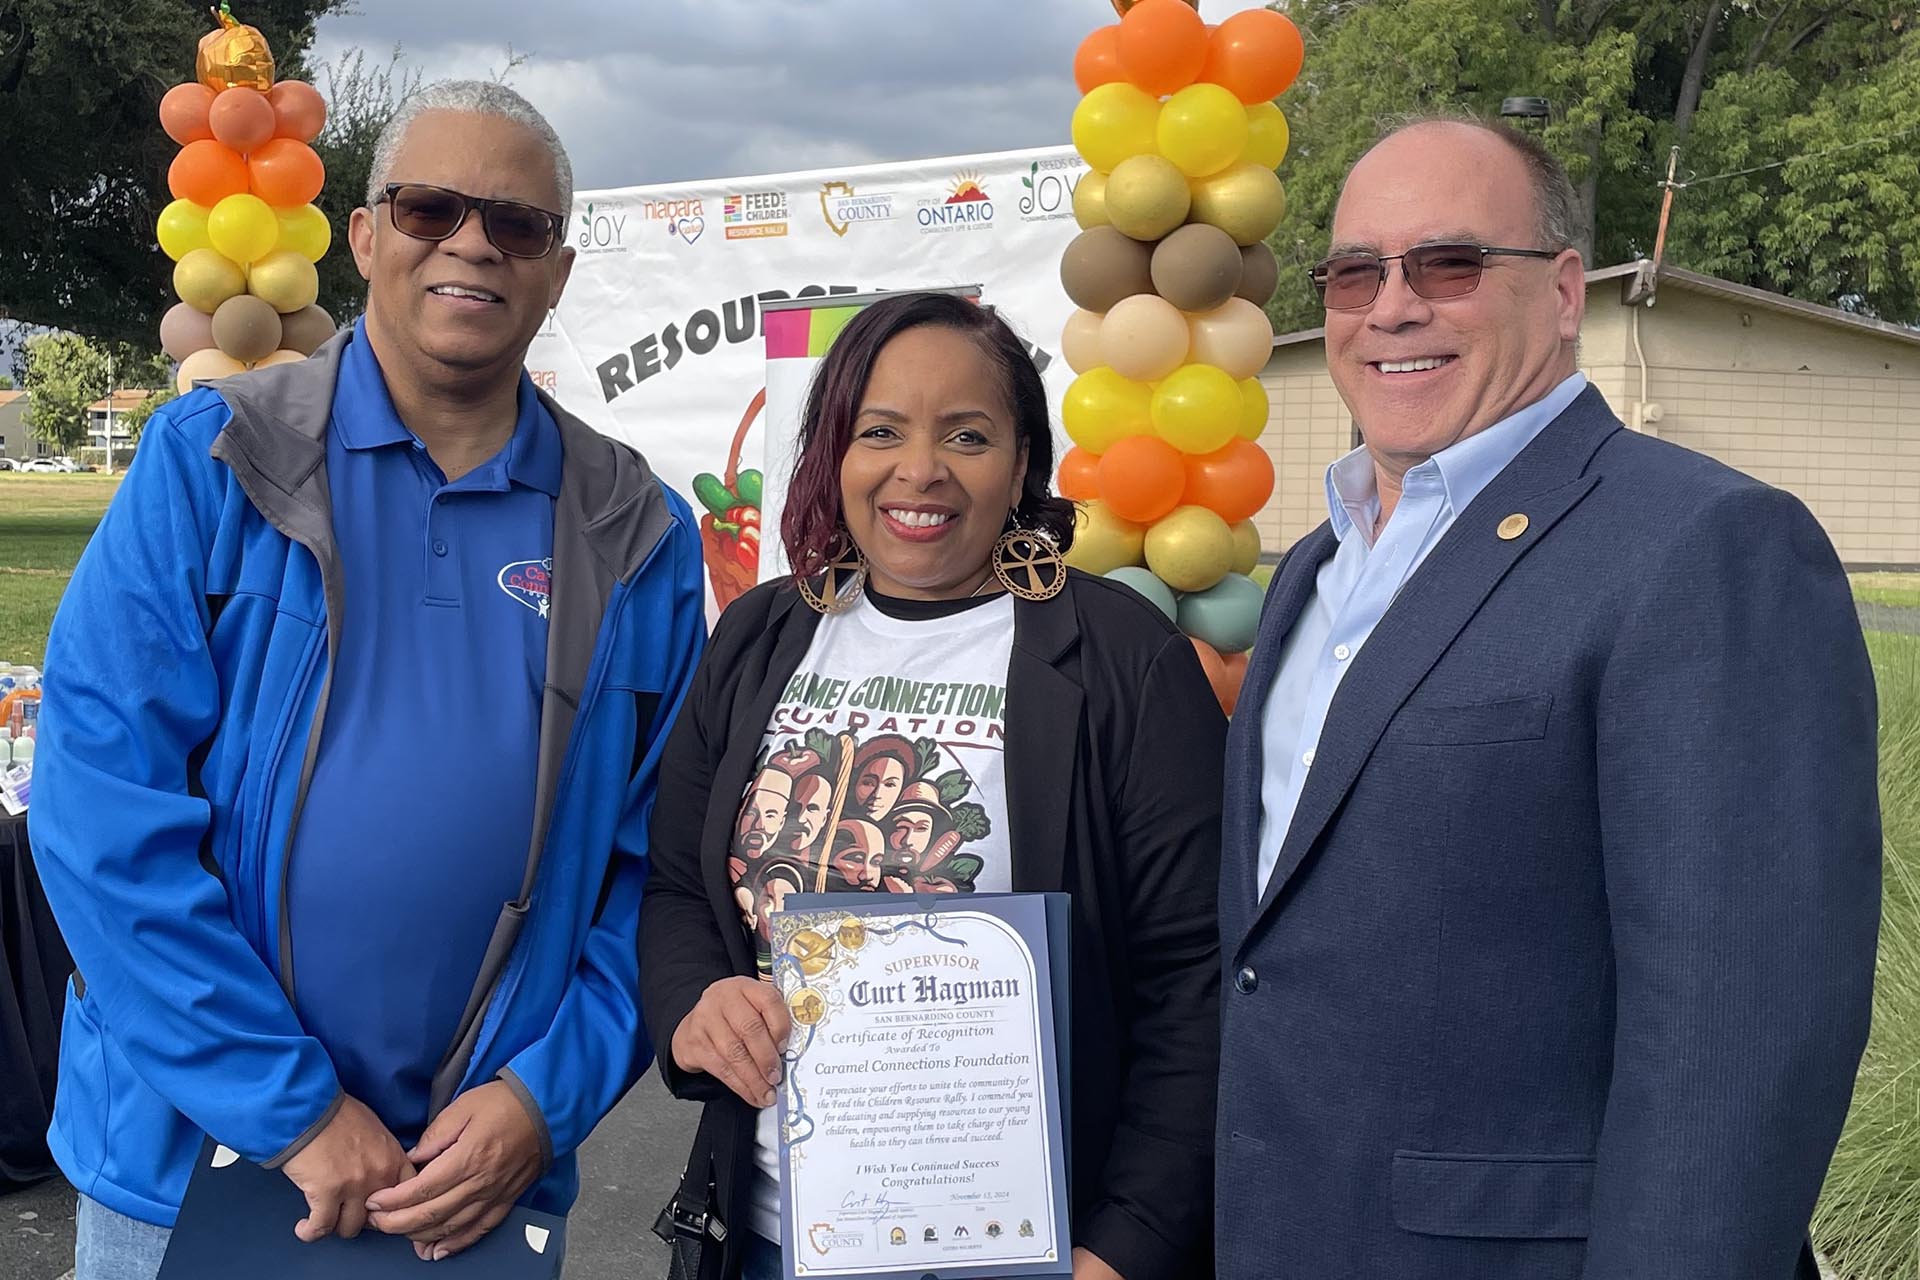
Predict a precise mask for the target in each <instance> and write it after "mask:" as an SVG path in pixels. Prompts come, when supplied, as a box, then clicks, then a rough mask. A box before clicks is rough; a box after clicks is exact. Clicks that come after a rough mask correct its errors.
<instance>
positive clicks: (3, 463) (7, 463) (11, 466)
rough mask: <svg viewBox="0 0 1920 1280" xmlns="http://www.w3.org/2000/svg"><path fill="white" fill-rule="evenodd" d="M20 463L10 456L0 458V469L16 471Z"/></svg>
mask: <svg viewBox="0 0 1920 1280" xmlns="http://www.w3.org/2000/svg"><path fill="white" fill-rule="evenodd" d="M19 469H20V464H19V463H17V462H15V461H14V460H13V459H12V458H0V471H18V470H19Z"/></svg>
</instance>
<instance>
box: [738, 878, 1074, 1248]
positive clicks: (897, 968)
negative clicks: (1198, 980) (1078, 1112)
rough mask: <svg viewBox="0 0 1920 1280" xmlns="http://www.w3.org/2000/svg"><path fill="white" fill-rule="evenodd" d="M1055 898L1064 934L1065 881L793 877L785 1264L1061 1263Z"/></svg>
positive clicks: (788, 923)
mask: <svg viewBox="0 0 1920 1280" xmlns="http://www.w3.org/2000/svg"><path fill="white" fill-rule="evenodd" d="M1050 906H1051V907H1053V908H1054V912H1053V914H1054V917H1055V923H1054V926H1053V928H1054V932H1053V936H1054V938H1056V939H1059V938H1062V937H1064V926H1063V924H1062V922H1063V921H1064V914H1065V913H1064V910H1061V908H1063V907H1064V901H1061V902H1056V903H1052V904H1049V902H1048V901H1047V897H1046V895H1040V894H1005V895H1000V894H980V895H967V896H964V897H962V896H956V895H945V894H942V895H922V896H918V897H914V896H908V895H885V894H882V895H873V896H871V897H869V896H867V895H852V894H847V895H836V896H834V897H831V898H822V897H814V896H806V897H800V896H796V897H795V898H794V899H793V900H791V901H790V903H789V908H790V909H788V910H785V911H782V912H780V913H779V914H777V915H775V916H774V917H773V919H772V933H773V938H772V943H773V945H772V951H773V957H774V964H773V979H774V982H775V984H776V986H777V988H778V989H779V991H780V995H781V998H782V999H784V1000H785V1001H786V1004H787V1009H788V1011H789V1012H790V1013H791V1014H792V1015H793V1033H792V1035H791V1037H790V1038H789V1040H788V1042H787V1049H786V1079H785V1080H784V1082H783V1083H782V1085H781V1088H780V1101H779V1124H780V1149H781V1179H780V1202H781V1206H780V1207H781V1215H782V1227H783V1230H782V1233H781V1234H782V1237H783V1243H782V1251H783V1254H784V1257H785V1262H786V1270H787V1275H788V1276H790V1277H794V1278H795V1280H800V1278H802V1277H811V1276H890V1275H895V1274H900V1273H911V1274H912V1275H913V1276H914V1277H916V1280H918V1278H919V1277H926V1276H937V1277H939V1280H948V1277H955V1278H958V1277H973V1276H981V1277H985V1276H1047V1275H1066V1274H1068V1273H1070V1272H1071V1271H1072V1269H1073V1264H1072V1247H1071V1243H1070V1237H1069V1236H1068V1233H1067V1197H1066V1151H1065V1142H1064V1137H1063V1134H1064V1124H1063V1108H1062V1105H1061V1099H1060V1085H1059V1082H1060V1079H1061V1077H1062V1074H1063V1073H1062V1071H1061V1060H1060V1055H1059V1052H1058V1049H1059V1041H1058V1039H1057V1036H1058V1035H1061V1034H1064V1028H1063V1029H1062V1030H1060V1031H1056V1028H1055V1025H1054V1022H1055V1014H1056V1008H1055V1004H1056V1000H1057V999H1058V996H1057V995H1056V992H1057V991H1058V990H1059V988H1057V987H1056V982H1055V977H1054V974H1053V969H1052V963H1051V960H1052V957H1051V956H1050V952H1051V951H1052V950H1054V946H1051V945H1050V944H1049V934H1050V930H1049V914H1050V912H1049V908H1050ZM1056 945H1057V943H1056ZM1059 959H1060V963H1061V964H1062V965H1065V963H1066V956H1065V954H1064V950H1063V951H1062V954H1061V955H1060V957H1059ZM1058 1012H1059V1014H1060V1016H1061V1018H1062V1020H1063V1022H1064V1018H1065V1010H1064V1008H1062V1009H1060V1010H1058Z"/></svg>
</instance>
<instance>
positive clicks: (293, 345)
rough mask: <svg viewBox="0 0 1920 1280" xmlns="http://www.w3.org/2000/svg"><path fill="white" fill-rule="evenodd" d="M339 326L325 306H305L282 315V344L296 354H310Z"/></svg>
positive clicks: (285, 348)
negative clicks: (289, 313)
mask: <svg viewBox="0 0 1920 1280" xmlns="http://www.w3.org/2000/svg"><path fill="white" fill-rule="evenodd" d="M338 328H339V326H337V325H335V324H334V322H333V317H332V316H330V315H328V314H327V312H326V308H324V307H303V308H302V309H300V310H299V311H295V312H293V313H292V314H291V315H284V316H281V317H280V346H281V347H282V348H283V349H284V350H287V351H291V352H293V353H294V354H296V355H303V356H310V355H312V354H313V353H314V352H315V351H316V350H317V349H318V348H319V346H320V344H321V343H323V342H325V341H326V340H327V339H328V338H331V337H332V336H333V335H334V333H335V332H336V331H337V330H338Z"/></svg>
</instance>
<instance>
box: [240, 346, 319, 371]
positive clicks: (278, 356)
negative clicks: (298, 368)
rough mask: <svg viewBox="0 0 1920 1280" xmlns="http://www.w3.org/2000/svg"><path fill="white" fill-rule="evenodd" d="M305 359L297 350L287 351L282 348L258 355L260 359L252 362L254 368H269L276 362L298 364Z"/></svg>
mask: <svg viewBox="0 0 1920 1280" xmlns="http://www.w3.org/2000/svg"><path fill="white" fill-rule="evenodd" d="M305 359H306V357H305V356H303V355H301V354H300V353H299V352H298V351H287V350H284V349H283V350H280V351H275V352H271V353H270V354H268V355H264V356H262V357H260V359H258V360H256V361H254V362H253V367H254V368H256V369H271V368H273V366H275V365H277V364H298V363H299V362H300V361H302V360H305Z"/></svg>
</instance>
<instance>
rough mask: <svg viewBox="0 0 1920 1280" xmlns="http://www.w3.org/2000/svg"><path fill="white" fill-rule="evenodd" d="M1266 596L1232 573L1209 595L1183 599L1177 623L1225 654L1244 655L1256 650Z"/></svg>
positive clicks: (1255, 585) (1202, 593)
mask: <svg viewBox="0 0 1920 1280" xmlns="http://www.w3.org/2000/svg"><path fill="white" fill-rule="evenodd" d="M1265 596H1266V593H1265V592H1264V591H1262V590H1261V589H1260V584H1259V583H1257V582H1255V581H1254V580H1253V579H1252V578H1249V577H1247V576H1246V575H1245V574H1243V573H1230V574H1228V575H1227V576H1226V577H1224V578H1222V579H1220V581H1218V582H1216V583H1214V584H1213V585H1212V586H1211V587H1208V588H1207V589H1206V590H1205V591H1190V592H1188V593H1187V594H1186V595H1184V596H1181V597H1180V611H1179V613H1178V614H1177V615H1176V616H1175V619H1174V621H1175V622H1177V623H1178V624H1179V626H1180V629H1181V630H1182V631H1184V632H1186V633H1187V634H1188V635H1190V636H1192V637H1193V638H1194V639H1196V640H1204V641H1206V642H1207V643H1208V644H1210V645H1212V646H1213V647H1214V648H1216V649H1218V650H1219V651H1220V652H1221V653H1241V652H1244V651H1245V650H1247V649H1251V648H1252V647H1253V640H1254V637H1255V635H1257V634H1258V633H1259V631H1260V602H1261V600H1262V599H1264V598H1265Z"/></svg>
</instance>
